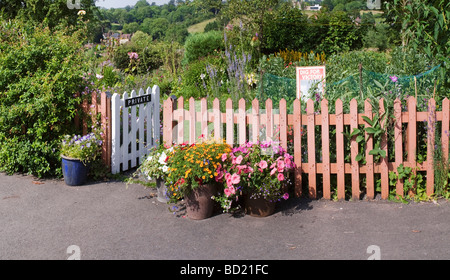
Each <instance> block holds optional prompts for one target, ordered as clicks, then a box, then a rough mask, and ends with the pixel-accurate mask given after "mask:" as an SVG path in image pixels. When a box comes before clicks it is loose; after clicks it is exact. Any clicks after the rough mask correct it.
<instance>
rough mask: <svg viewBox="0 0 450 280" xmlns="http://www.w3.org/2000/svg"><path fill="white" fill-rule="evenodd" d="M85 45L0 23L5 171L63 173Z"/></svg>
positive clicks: (0, 167) (0, 163)
mask: <svg viewBox="0 0 450 280" xmlns="http://www.w3.org/2000/svg"><path fill="white" fill-rule="evenodd" d="M82 52H83V49H82V45H81V43H80V40H78V37H77V36H75V35H74V36H67V35H64V34H61V33H59V32H55V33H52V32H51V31H50V30H49V29H48V28H42V27H33V26H31V25H29V24H24V23H21V22H19V21H15V20H12V21H9V22H7V21H1V22H0V171H3V172H7V173H8V174H11V173H15V172H19V173H27V174H33V175H36V176H38V177H46V176H60V175H61V163H60V158H59V144H60V139H61V137H62V136H63V135H65V134H72V133H75V132H76V131H75V128H74V125H73V119H74V116H75V110H76V108H77V107H78V104H79V103H80V98H74V93H76V92H81V91H80V86H81V85H82V78H81V77H82V74H83V71H82V66H83V62H82Z"/></svg>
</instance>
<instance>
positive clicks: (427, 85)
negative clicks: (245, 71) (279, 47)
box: [257, 65, 440, 108]
mask: <svg viewBox="0 0 450 280" xmlns="http://www.w3.org/2000/svg"><path fill="white" fill-rule="evenodd" d="M439 67H440V65H438V66H435V67H433V68H431V69H430V70H428V71H426V72H424V73H420V74H418V75H409V76H401V75H395V74H384V73H376V72H371V71H367V70H365V69H362V72H361V76H360V74H359V73H358V74H354V75H349V76H348V77H346V78H344V79H342V80H339V81H333V80H330V79H329V78H328V77H327V81H326V93H325V96H324V97H325V98H327V99H329V100H335V99H337V98H340V99H341V100H343V101H347V100H348V101H349V100H351V99H352V98H360V100H364V99H365V98H368V97H373V96H380V95H381V93H382V94H395V95H396V96H400V95H401V96H406V95H412V96H415V95H416V92H417V97H418V99H419V98H428V97H429V96H430V95H431V94H433V90H434V87H435V86H436V90H439V87H440V84H439V83H436V84H435V82H436V81H437V80H438V79H439V77H438V71H437V70H438V68H439ZM361 77H362V79H361ZM361 81H362V83H361ZM394 81H395V82H394ZM257 95H258V99H259V100H260V101H265V100H266V99H267V98H270V99H272V102H273V104H274V106H277V105H278V103H279V101H280V100H281V99H282V98H284V99H286V101H287V104H288V107H289V104H292V103H293V101H294V100H295V98H296V80H295V79H291V78H286V77H280V76H275V75H272V74H269V73H265V74H264V75H263V81H262V83H261V87H260V88H259V89H258V93H257ZM311 97H312V98H314V96H311ZM275 108H276V107H275Z"/></svg>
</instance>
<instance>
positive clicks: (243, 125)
mask: <svg viewBox="0 0 450 280" xmlns="http://www.w3.org/2000/svg"><path fill="white" fill-rule="evenodd" d="M238 129H239V139H238V141H239V145H243V144H245V141H246V134H247V133H246V131H247V122H246V118H245V100H244V98H241V99H240V100H239V111H238Z"/></svg>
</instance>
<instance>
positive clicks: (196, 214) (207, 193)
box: [184, 184, 217, 220]
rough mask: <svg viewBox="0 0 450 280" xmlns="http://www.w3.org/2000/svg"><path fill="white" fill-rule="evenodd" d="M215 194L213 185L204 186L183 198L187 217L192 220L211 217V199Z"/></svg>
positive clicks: (212, 205) (212, 201)
mask: <svg viewBox="0 0 450 280" xmlns="http://www.w3.org/2000/svg"><path fill="white" fill-rule="evenodd" d="M216 192H217V190H216V186H215V185H214V184H205V185H201V186H199V187H197V188H195V189H193V190H192V191H191V192H190V193H189V194H188V195H186V196H185V198H184V199H185V202H186V214H187V216H188V217H189V218H190V219H193V220H202V219H206V218H209V217H211V216H212V213H213V209H214V200H212V199H211V197H212V196H213V195H216Z"/></svg>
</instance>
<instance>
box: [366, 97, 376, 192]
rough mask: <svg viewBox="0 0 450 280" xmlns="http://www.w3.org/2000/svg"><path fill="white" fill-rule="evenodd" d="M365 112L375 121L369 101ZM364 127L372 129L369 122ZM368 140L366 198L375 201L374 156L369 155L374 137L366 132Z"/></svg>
mask: <svg viewBox="0 0 450 280" xmlns="http://www.w3.org/2000/svg"><path fill="white" fill-rule="evenodd" d="M364 111H365V115H366V117H368V118H369V119H370V120H372V119H373V114H372V105H371V104H370V102H369V99H366V100H365V101H364ZM364 123H365V124H364V127H365V128H368V127H370V124H369V123H367V122H364ZM364 137H365V138H366V139H367V142H366V147H365V149H366V196H367V199H369V200H370V199H374V197H375V179H374V166H373V155H371V154H369V152H370V151H371V150H372V149H373V136H372V135H369V134H368V133H367V132H365V136H364Z"/></svg>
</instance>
